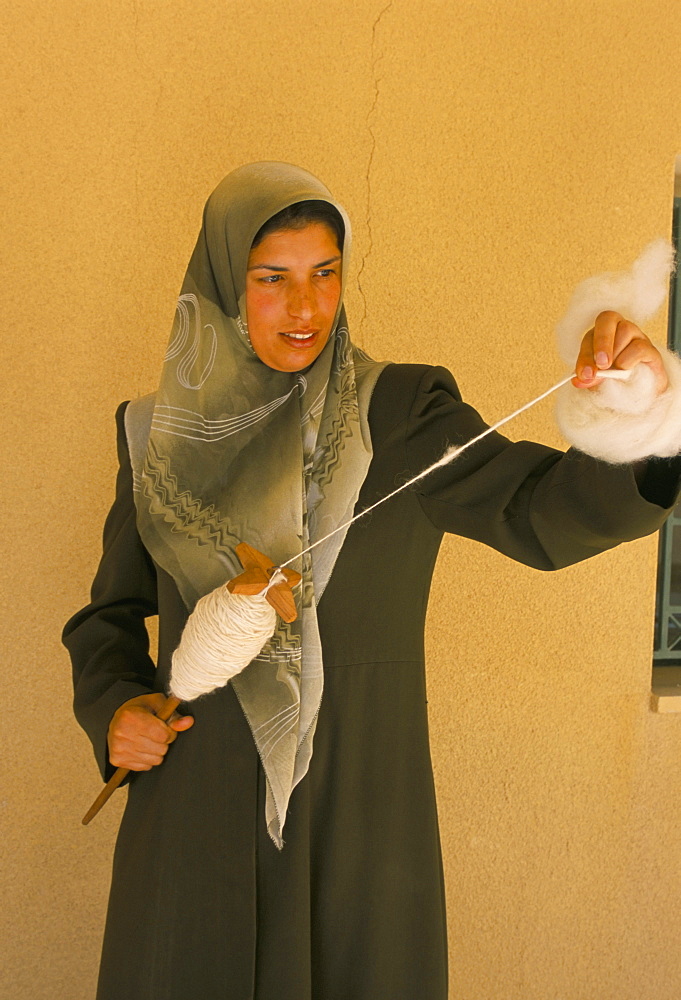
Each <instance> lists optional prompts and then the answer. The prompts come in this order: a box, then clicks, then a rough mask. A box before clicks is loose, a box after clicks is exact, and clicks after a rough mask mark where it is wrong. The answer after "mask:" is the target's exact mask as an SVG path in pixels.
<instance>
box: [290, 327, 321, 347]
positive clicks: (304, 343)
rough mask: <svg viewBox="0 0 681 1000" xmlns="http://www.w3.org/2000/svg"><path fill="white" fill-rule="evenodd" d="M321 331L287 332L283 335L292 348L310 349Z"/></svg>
mask: <svg viewBox="0 0 681 1000" xmlns="http://www.w3.org/2000/svg"><path fill="white" fill-rule="evenodd" d="M318 333H319V330H287V331H286V332H283V331H282V333H281V336H282V337H285V338H286V340H287V342H288V343H289V344H290V345H291V347H309V346H310V345H311V344H313V343H314V341H315V340H316V338H317V335H318Z"/></svg>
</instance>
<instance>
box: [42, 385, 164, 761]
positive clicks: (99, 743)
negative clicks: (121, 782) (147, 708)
mask: <svg viewBox="0 0 681 1000" xmlns="http://www.w3.org/2000/svg"><path fill="white" fill-rule="evenodd" d="M125 406H126V404H122V405H121V406H120V407H119V409H118V412H117V414H116V422H117V428H118V455H119V462H120V468H119V471H118V477H117V481H116V498H115V500H114V504H113V506H112V508H111V510H110V512H109V515H108V517H107V519H106V523H105V526H104V539H103V554H102V559H101V562H100V564H99V569H98V570H97V575H96V576H95V579H94V582H93V584H92V591H91V602H90V604H88V605H87V607H85V608H83V609H82V610H81V611H79V612H78V613H77V614H75V615H74V616H73V618H71V619H70V621H68V622H67V624H66V626H65V628H64V632H63V636H62V640H63V642H64V645H65V646H66V648H67V649H68V651H69V653H70V655H71V662H72V664H73V683H74V711H75V714H76V718H77V719H78V722H79V723H80V725H81V726H82V727H83V729H84V730H85V732H86V733H87V734H88V736H89V738H90V740H91V741H92V745H93V747H94V751H95V757H96V759H97V763H98V765H99V768H100V771H101V773H102V776H103V777H104V778H107V777H108V776H109V774H110V773H111V765H109V764H108V753H107V742H106V735H107V730H108V727H109V723H110V721H111V718H112V716H113V715H114V713H115V712H116V710H117V709H118V708H119V707H120V706H121V705H122V704H123V702H125V701H128V700H129V699H130V698H136V697H137V696H138V695H141V694H148V693H149V692H150V691H153V690H154V683H155V672H156V668H155V666H154V663H153V661H152V659H151V657H150V656H149V638H148V635H147V630H146V627H145V623H144V620H145V618H147V617H149V616H151V615H154V614H156V610H157V597H156V573H155V569H154V565H153V562H152V560H151V559H150V557H149V555H148V553H147V551H146V549H145V548H144V546H143V545H142V542H141V541H140V538H139V535H138V534H137V527H136V520H135V504H134V501H133V494H132V471H131V467H130V460H129V457H128V451H127V445H126V440H125V429H124V426H123V414H124V412H125Z"/></svg>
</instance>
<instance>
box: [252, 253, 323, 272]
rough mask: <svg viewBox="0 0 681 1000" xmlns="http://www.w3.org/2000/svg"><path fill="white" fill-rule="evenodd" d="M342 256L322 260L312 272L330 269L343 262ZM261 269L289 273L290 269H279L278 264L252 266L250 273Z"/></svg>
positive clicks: (314, 266)
mask: <svg viewBox="0 0 681 1000" xmlns="http://www.w3.org/2000/svg"><path fill="white" fill-rule="evenodd" d="M341 259H342V258H341V255H340V254H338V255H337V256H336V257H329V259H328V260H322V261H320V263H319V264H313V265H312V270H313V271H316V270H317V269H318V268H320V267H328V265H329V264H335V263H336V261H337V260H341ZM260 268H266V269H267V270H268V271H288V270H290V268H288V267H277V265H276V264H252V265H251V266H250V267H249V268H247V270H248V271H258V270H259V269H260Z"/></svg>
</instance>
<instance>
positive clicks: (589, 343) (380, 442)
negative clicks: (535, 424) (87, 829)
mask: <svg viewBox="0 0 681 1000" xmlns="http://www.w3.org/2000/svg"><path fill="white" fill-rule="evenodd" d="M348 251H349V224H348V220H347V217H346V216H345V213H344V212H343V209H342V208H341V207H340V206H339V205H338V204H337V203H336V202H335V201H334V200H333V199H332V198H331V196H330V195H329V193H328V191H327V190H326V188H325V187H324V186H323V185H322V184H321V183H320V182H319V181H318V180H316V179H315V178H314V177H312V176H311V175H310V174H308V173H307V172H305V171H303V170H300V169H298V168H296V167H292V166H289V165H286V164H274V163H261V164H252V165H250V166H247V167H243V168H240V169H239V170H236V171H234V172H233V173H232V174H230V175H229V176H228V177H227V178H226V179H225V180H224V181H223V182H222V183H221V184H220V185H219V187H218V188H217V189H216V191H215V192H214V193H213V195H211V198H210V199H209V201H208V203H207V205H206V210H205V213H204V222H203V227H202V230H201V233H200V235H199V240H198V243H197V245H196V248H195V250H194V254H193V256H192V259H191V261H190V264H189V268H188V271H187V275H186V277H185V281H184V284H183V288H182V294H181V296H180V300H179V304H178V312H177V317H176V324H175V327H174V330H173V335H172V337H171V343H170V347H169V350H168V354H167V356H166V362H165V365H164V369H163V374H162V378H161V384H160V387H159V391H158V393H157V394H156V395H155V398H154V399H153V400H151V401H149V400H147V401H144V400H142V401H138V402H137V403H134V404H130V406H129V407H128V408H127V410H126V408H125V407H121V409H120V410H119V413H118V428H119V437H118V442H119V454H120V462H121V467H120V472H119V477H118V484H117V494H116V501H115V503H114V506H113V508H112V510H111V512H110V514H109V518H108V520H107V524H106V527H105V534H104V555H103V558H102V562H101V565H100V568H99V571H98V573H97V576H96V579H95V582H94V585H93V591H92V603H91V604H90V605H89V606H88V607H87V608H85V609H84V610H83V611H81V612H80V613H78V614H77V615H76V616H75V617H74V618H73V619H72V620H71V621H70V622H69V624H68V625H67V627H66V630H65V636H64V640H65V643H66V645H67V646H68V648H69V650H70V652H71V655H72V658H73V662H74V678H75V691H76V693H75V707H76V713H77V715H78V718H79V721H80V722H81V724H82V725H83V727H84V728H85V729H86V731H87V732H88V735H89V736H90V738H91V739H92V742H93V745H94V749H95V754H96V756H97V759H98V761H99V764H100V768H101V770H102V774H103V775H104V776H105V777H106V776H108V774H109V773H110V772H111V769H112V768H113V767H115V766H118V765H122V766H126V767H130V768H132V770H133V771H135V772H138V773H137V774H136V775H135V776H134V780H133V781H132V782H131V784H130V789H129V797H128V804H127V807H126V811H125V814H124V817H123V821H122V824H121V829H120V833H119V838H118V844H117V848H116V856H115V861H114V871H113V881H112V889H111V898H110V904H109V913H108V919H107V929H106V935H105V941H104V949H103V957H102V966H101V971H100V984H99V992H98V997H99V1000H113V998H114V997H115V998H117V1000H118V998H120V997H125V998H126V1000H151V998H154V1000H175V998H178V1000H179V998H183V1000H185V998H187V997H200V998H202V1000H213V998H215V1000H217V998H218V997H219V998H220V1000H225V998H229V1000H246V998H252V997H255V998H257V1000H274V998H277V1000H305V998H315V1000H444V998H445V997H446V995H447V985H446V983H447V970H446V933H445V906H444V892H443V883H442V868H441V857H440V847H439V839H438V829H437V817H436V807H435V797H434V789H433V780H432V772H431V765H430V757H429V748H428V733H427V716H426V698H425V686H424V664H423V626H424V619H425V612H426V604H427V598H428V589H429V585H430V578H431V573H432V569H433V565H434V562H435V558H436V555H437V550H438V546H439V543H440V540H441V537H442V534H443V532H444V531H452V532H456V533H458V534H461V535H466V536H468V537H471V538H477V539H479V540H480V541H483V542H485V543H486V544H488V545H492V546H494V547H495V548H497V549H498V550H499V551H501V552H504V553H506V554H507V555H509V556H511V557H512V558H514V559H518V560H520V561H522V562H524V563H527V564H529V565H531V566H535V567H537V568H538V569H546V570H548V569H554V568H557V567H559V566H563V565H567V564H568V563H572V562H576V561H578V560H580V559H583V558H586V557H587V556H589V555H592V554H593V553H594V552H597V551H601V550H603V549H606V548H608V547H610V546H613V545H615V544H617V543H618V542H620V541H623V540H626V539H629V538H633V537H637V536H638V535H641V534H644V533H646V532H650V531H653V530H655V529H656V528H657V527H659V525H660V524H661V522H662V521H663V519H664V517H665V516H666V514H667V513H668V510H669V508H670V507H671V506H672V505H673V503H674V500H675V495H676V486H677V481H678V464H677V463H675V462H667V463H664V462H659V461H655V460H653V461H650V462H648V463H647V464H643V465H640V466H639V467H638V468H637V469H636V470H633V469H632V468H631V467H629V466H611V465H605V464H604V463H602V462H599V461H596V460H594V459H592V458H590V457H588V456H587V455H585V454H583V453H579V452H574V451H572V452H568V453H567V455H563V454H562V453H561V452H557V451H554V450H552V449H550V448H546V447H544V446H541V445H536V444H531V443H528V442H522V443H519V444H511V443H510V442H509V441H507V440H506V439H505V438H503V437H501V436H500V435H498V434H497V435H490V436H489V437H487V438H486V439H485V440H484V442H482V443H481V444H480V445H477V446H476V447H474V448H471V449H470V450H468V451H467V452H466V453H465V454H464V455H462V456H461V458H460V459H459V460H458V461H457V462H455V463H454V464H452V465H451V466H448V467H447V468H445V469H442V470H440V471H439V472H438V473H436V474H433V475H432V476H430V477H429V478H428V479H426V480H424V481H423V482H422V483H421V484H419V487H418V488H417V489H414V490H407V491H404V492H402V493H401V494H400V495H399V496H397V497H395V498H394V499H392V500H390V501H389V502H388V503H386V504H384V505H382V506H381V507H380V508H378V509H377V510H376V511H375V512H374V513H372V514H371V515H370V516H369V517H368V518H366V519H362V520H360V521H358V522H357V523H356V524H353V525H352V526H351V527H350V528H349V530H347V532H345V533H342V532H341V533H339V534H337V535H335V536H334V537H333V538H332V539H330V540H329V541H328V542H326V543H324V544H322V545H320V546H319V547H318V548H316V549H315V550H314V551H313V553H312V554H311V557H310V555H307V556H305V557H304V558H303V559H302V560H301V565H299V567H298V568H301V569H302V572H303V584H302V587H301V588H300V591H301V592H300V594H298V595H297V601H298V605H299V612H300V613H299V617H298V621H297V622H296V623H295V625H294V626H292V627H287V626H283V625H280V626H279V629H278V631H277V632H276V633H275V636H274V638H273V640H272V642H270V643H269V644H268V645H267V646H266V647H265V650H264V651H263V653H262V654H261V655H260V656H259V657H258V658H257V660H256V661H254V662H253V663H252V664H251V665H250V666H249V667H247V668H246V670H245V671H244V672H243V673H242V674H241V675H239V677H237V678H235V680H234V681H233V682H231V683H230V684H229V685H228V686H226V687H225V688H222V689H220V690H218V691H216V692H215V693H213V694H211V695H208V696H206V697H204V698H200V699H198V700H197V701H196V702H194V703H192V704H191V705H190V706H187V709H186V711H187V712H188V713H189V714H187V715H186V716H184V717H183V718H178V719H176V720H175V721H173V722H171V723H170V724H169V725H165V724H164V723H162V722H160V721H159V720H158V719H157V718H155V717H154V715H153V712H154V710H156V709H157V708H158V707H159V705H160V703H161V702H162V700H163V696H162V694H160V692H161V691H163V690H164V688H165V687H166V685H167V679H168V674H169V668H170V657H171V654H172V651H173V649H174V648H175V647H176V646H177V643H178V641H179V637H180V634H181V631H182V628H183V625H184V623H185V621H186V619H187V616H188V613H189V611H190V610H191V608H192V607H193V605H194V603H195V602H196V600H197V598H198V597H199V596H201V594H203V593H207V592H208V591H210V590H212V589H213V588H215V587H217V586H219V585H221V584H222V583H224V581H225V580H227V579H229V578H231V577H232V576H234V575H235V574H237V573H238V572H240V567H239V565H238V561H237V560H236V557H235V555H234V547H235V545H236V544H238V542H239V541H242V540H245V541H247V542H249V543H250V544H251V545H253V546H255V547H256V548H258V549H260V550H262V551H264V552H266V553H267V554H268V555H269V556H270V557H271V558H272V559H273V560H274V561H275V562H281V561H284V560H287V559H290V558H291V557H292V556H294V555H295V554H296V553H300V552H301V550H303V549H304V548H306V547H307V545H308V544H309V543H310V542H314V541H315V540H317V539H319V538H322V537H323V536H325V535H326V534H327V533H328V531H330V530H331V529H332V528H335V527H337V526H338V525H339V524H342V523H343V522H344V521H345V520H346V519H347V517H348V516H349V515H350V514H351V513H352V511H353V509H357V510H360V509H363V508H364V507H366V506H367V505H368V504H370V503H371V502H373V501H375V500H376V499H378V498H379V497H381V496H385V495H386V494H388V493H389V492H391V491H392V490H393V489H394V487H395V484H396V482H399V481H401V480H402V481H403V478H404V477H405V475H409V474H414V473H416V472H418V471H420V470H421V469H422V468H425V467H426V466H427V465H428V464H429V463H430V462H432V461H433V460H434V459H436V458H438V457H439V455H440V454H441V453H442V452H443V450H444V448H445V447H446V446H447V445H448V444H451V443H453V442H456V441H464V440H468V439H469V438H471V437H473V436H474V435H476V434H477V433H479V432H480V430H481V429H482V428H483V427H484V424H483V423H482V421H481V419H480V417H479V416H478V414H477V413H476V412H475V411H474V410H472V409H471V408H470V407H468V406H466V405H465V404H463V403H462V402H461V400H460V397H459V395H458V391H457V389H456V385H455V383H454V381H453V379H452V378H451V376H450V375H449V374H448V373H447V372H446V371H444V370H443V369H438V368H431V367H428V366H425V365H380V364H376V363H375V362H373V361H371V360H370V359H368V358H367V357H366V356H365V355H363V354H362V353H361V352H360V351H358V350H357V349H354V348H352V346H351V344H350V341H349V335H348V332H347V327H346V319H345V314H344V311H343V308H342V292H343V283H344V279H345V274H346V271H347V267H346V263H347V256H348ZM613 363H616V364H617V366H618V367H638V366H639V365H644V366H645V367H646V368H647V370H648V372H649V373H650V378H651V380H652V381H651V385H653V386H654V388H653V389H652V390H651V391H652V393H653V395H657V396H659V398H660V399H663V400H664V399H665V398H666V396H665V394H667V395H668V394H669V393H670V392H672V390H671V389H669V388H668V386H667V374H666V371H667V369H668V368H669V366H670V365H673V363H674V362H673V360H672V359H669V358H665V359H664V361H663V359H662V358H661V357H660V355H659V353H658V352H657V351H656V349H655V348H654V347H653V345H652V344H651V343H650V342H649V341H648V340H647V338H645V337H644V335H643V334H641V332H640V331H639V330H637V329H636V328H635V327H633V326H632V325H631V324H627V323H626V322H625V321H623V320H622V318H621V317H618V316H615V315H614V314H603V315H602V316H600V317H599V319H598V322H597V324H596V327H595V331H593V332H591V333H590V334H589V335H588V336H587V338H585V341H584V345H583V348H582V353H581V355H580V358H579V361H578V369H577V370H578V373H579V376H580V377H579V378H578V379H576V380H575V386H576V387H578V388H579V389H580V391H583V392H587V391H590V390H591V389H594V388H597V386H598V384H599V380H598V377H597V374H596V373H597V371H598V369H599V368H606V367H609V366H610V365H612V364H613ZM575 391H576V389H575ZM679 445H680V446H681V442H679ZM654 450H655V449H654V446H653V447H651V449H650V452H649V453H650V454H654ZM662 451H663V453H668V451H669V449H667V451H666V452H665V450H664V449H662ZM635 471H636V476H637V477H638V480H639V481H640V483H641V485H640V486H638V485H637V479H636V476H635V474H634V473H635ZM614 491H617V495H618V497H619V504H618V510H617V511H616V512H615V511H612V510H610V509H609V505H608V503H607V498H608V497H610V496H612V495H613V492H614ZM157 611H158V613H159V623H160V641H159V655H158V667H157V668H156V667H155V666H154V664H153V663H152V661H151V660H150V658H149V656H148V643H147V638H146V631H145V628H144V618H145V617H147V616H149V615H153V614H155V613H156V612H157ZM322 688H323V697H322ZM178 734H181V735H180V736H179V738H178V739H177V741H176V742H175V743H174V745H173V746H172V749H171V750H170V752H169V753H168V754H167V756H166V751H167V750H168V747H169V745H170V743H171V742H172V741H173V740H175V738H176V737H177V736H178ZM161 763H162V766H158V765H160V764H161Z"/></svg>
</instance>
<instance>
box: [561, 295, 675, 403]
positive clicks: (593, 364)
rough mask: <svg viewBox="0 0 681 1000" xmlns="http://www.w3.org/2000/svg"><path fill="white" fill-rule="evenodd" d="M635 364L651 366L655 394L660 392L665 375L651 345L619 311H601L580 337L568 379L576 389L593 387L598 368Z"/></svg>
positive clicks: (658, 356) (654, 348)
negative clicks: (570, 376) (589, 328)
mask: <svg viewBox="0 0 681 1000" xmlns="http://www.w3.org/2000/svg"><path fill="white" fill-rule="evenodd" d="M639 364H646V365H649V366H650V367H651V369H652V370H653V372H654V374H655V379H656V389H657V392H658V394H659V393H661V392H664V390H665V389H666V388H667V384H668V382H667V374H666V371H665V368H664V365H663V363H662V358H661V356H660V352H659V351H658V350H657V348H656V347H655V345H654V344H653V343H652V342H651V341H650V340H649V339H648V337H646V335H645V334H644V333H643V332H642V330H640V329H639V328H638V327H637V326H636V324H635V323H632V322H631V321H630V320H627V319H625V318H624V317H623V316H621V315H620V314H619V313H616V312H609V311H606V312H602V313H599V315H598V316H597V317H596V322H595V323H594V326H593V329H591V330H589V331H588V333H587V334H585V336H584V338H583V340H582V344H581V348H580V351H579V357H578V358H577V364H576V365H575V378H574V379H573V380H572V382H573V385H575V386H577V387H578V388H588V389H593V388H596V387H597V386H598V385H600V384H601V382H602V379H599V377H598V373H599V371H602V370H604V369H607V368H612V367H614V368H622V369H632V368H635V367H636V366H637V365H639Z"/></svg>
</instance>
